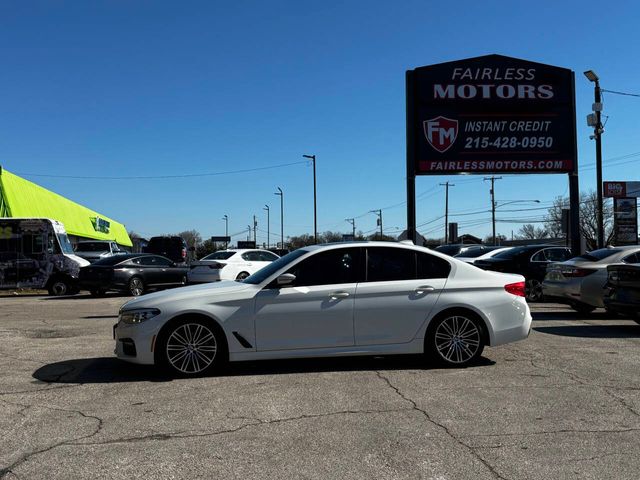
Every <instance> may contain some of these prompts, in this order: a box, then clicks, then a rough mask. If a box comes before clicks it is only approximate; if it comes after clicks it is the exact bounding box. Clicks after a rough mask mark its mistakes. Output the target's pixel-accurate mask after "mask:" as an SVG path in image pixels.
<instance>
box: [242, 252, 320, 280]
mask: <svg viewBox="0 0 640 480" xmlns="http://www.w3.org/2000/svg"><path fill="white" fill-rule="evenodd" d="M307 253H309V252H308V251H307V250H305V249H304V248H300V249H298V250H294V251H293V252H291V253H287V254H286V255H285V256H283V257H280V258H279V259H277V260H275V261H273V262H271V263H270V264H269V265H267V266H265V267H263V268H261V269H260V270H258V271H257V272H256V273H254V274H253V275H250V276H248V277H247V278H245V279H244V283H250V284H252V285H258V284H259V283H262V282H264V281H265V280H266V279H267V278H269V277H270V276H271V275H273V274H274V273H276V272H277V271H278V270H280V269H281V268H285V267H286V266H287V265H288V264H289V263H291V262H293V261H295V260H296V259H298V258H300V257H301V256H302V255H306V254H307Z"/></svg>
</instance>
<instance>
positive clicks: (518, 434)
mask: <svg viewBox="0 0 640 480" xmlns="http://www.w3.org/2000/svg"><path fill="white" fill-rule="evenodd" d="M628 432H640V428H618V429H615V430H607V429H604V428H603V429H601V430H598V429H584V430H583V429H577V428H562V429H560V430H543V431H541V432H508V433H468V434H465V435H464V436H465V437H466V438H478V437H489V438H492V437H496V438H500V437H533V436H536V435H557V434H560V433H593V434H597V433H628ZM477 448H484V447H477Z"/></svg>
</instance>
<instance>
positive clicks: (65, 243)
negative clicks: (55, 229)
mask: <svg viewBox="0 0 640 480" xmlns="http://www.w3.org/2000/svg"><path fill="white" fill-rule="evenodd" d="M56 237H58V242H59V243H60V250H62V253H66V254H67V255H73V254H74V253H75V252H74V251H73V246H72V245H71V242H70V241H69V237H67V234H66V233H56Z"/></svg>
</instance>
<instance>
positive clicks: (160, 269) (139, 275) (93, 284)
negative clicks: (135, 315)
mask: <svg viewBox="0 0 640 480" xmlns="http://www.w3.org/2000/svg"><path fill="white" fill-rule="evenodd" d="M187 270H188V268H187V267H185V266H179V265H176V263H175V262H172V261H171V260H169V259H168V258H165V257H161V256H159V255H151V254H145V253H129V254H124V255H116V256H113V257H107V258H103V259H102V260H98V261H97V262H95V263H93V264H91V265H89V266H87V267H83V268H81V269H80V276H79V284H80V288H81V289H84V290H89V291H90V292H91V295H94V296H98V295H103V294H104V293H105V292H106V291H107V290H117V291H122V292H126V293H129V294H131V295H134V296H138V295H142V294H143V293H145V292H146V291H147V290H149V289H152V288H166V287H177V286H182V285H185V284H186V283H187Z"/></svg>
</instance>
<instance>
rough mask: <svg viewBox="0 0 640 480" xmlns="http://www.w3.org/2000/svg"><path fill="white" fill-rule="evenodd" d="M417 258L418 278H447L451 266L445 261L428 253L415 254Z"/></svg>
mask: <svg viewBox="0 0 640 480" xmlns="http://www.w3.org/2000/svg"><path fill="white" fill-rule="evenodd" d="M416 255H417V258H418V265H417V267H418V278H420V279H422V278H447V277H448V276H449V272H450V271H451V265H449V262H447V261H446V260H443V259H442V258H438V257H436V256H435V255H429V254H428V253H419V252H418V253H416Z"/></svg>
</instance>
